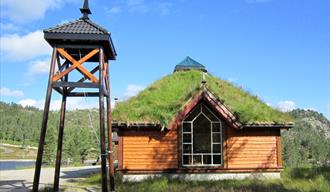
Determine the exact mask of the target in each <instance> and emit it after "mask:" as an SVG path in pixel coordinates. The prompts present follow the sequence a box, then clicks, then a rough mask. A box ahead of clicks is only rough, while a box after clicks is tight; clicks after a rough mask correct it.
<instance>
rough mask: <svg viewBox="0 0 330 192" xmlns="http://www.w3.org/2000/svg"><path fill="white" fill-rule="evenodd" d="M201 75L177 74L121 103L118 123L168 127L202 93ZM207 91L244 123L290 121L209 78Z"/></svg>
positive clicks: (116, 114)
mask: <svg viewBox="0 0 330 192" xmlns="http://www.w3.org/2000/svg"><path fill="white" fill-rule="evenodd" d="M201 80H202V73H201V72H200V71H185V72H176V73H173V74H171V75H168V76H166V77H164V78H162V79H160V80H158V81H156V82H155V83H153V84H151V85H150V86H149V87H147V88H146V89H145V90H143V91H142V92H140V93H139V94H138V95H137V96H135V97H132V98H130V99H129V100H127V101H123V102H119V103H118V104H117V105H116V108H115V110H114V111H113V118H114V120H115V121H123V122H154V123H161V124H162V125H164V126H168V124H169V123H170V121H171V120H172V118H173V117H174V116H175V115H176V114H177V113H178V111H179V110H180V109H181V108H182V107H183V106H184V105H185V104H186V103H187V102H188V101H189V99H190V98H192V96H194V95H195V94H197V93H198V92H199V91H200V90H201ZM206 81H207V83H206V85H207V87H208V89H209V90H210V91H211V92H212V93H213V94H214V95H215V96H216V97H218V99H219V100H220V101H221V102H222V103H224V104H225V105H226V106H227V107H228V108H229V109H230V110H231V111H232V112H233V113H235V114H236V115H237V116H238V117H239V119H240V121H241V122H242V123H257V122H267V123H286V122H289V121H291V117H290V116H289V115H288V114H286V113H282V112H280V111H277V110H275V109H273V108H271V107H269V106H268V105H266V104H265V103H264V102H262V101H261V100H260V99H259V98H258V97H257V96H253V95H251V94H249V93H248V92H246V91H244V90H243V89H242V88H240V87H237V86H234V85H232V84H230V83H228V82H226V81H223V80H221V79H218V78H216V77H214V76H212V75H210V74H208V75H207V76H206Z"/></svg>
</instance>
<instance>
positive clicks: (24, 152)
mask: <svg viewBox="0 0 330 192" xmlns="http://www.w3.org/2000/svg"><path fill="white" fill-rule="evenodd" d="M36 157H37V149H31V148H22V147H13V146H4V145H1V146H0V159H35V158H36Z"/></svg>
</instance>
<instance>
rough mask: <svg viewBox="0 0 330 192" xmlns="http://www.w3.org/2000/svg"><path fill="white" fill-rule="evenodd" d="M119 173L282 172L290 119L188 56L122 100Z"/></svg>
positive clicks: (200, 176)
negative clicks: (283, 140) (284, 132)
mask: <svg viewBox="0 0 330 192" xmlns="http://www.w3.org/2000/svg"><path fill="white" fill-rule="evenodd" d="M113 119H114V122H113V128H114V129H115V130H116V131H117V133H118V135H119V149H118V153H119V154H118V156H119V159H118V171H119V172H120V173H122V174H123V179H124V180H130V181H139V180H143V179H146V178H149V177H155V176H156V177H157V176H169V177H171V178H183V179H197V180H209V179H211V180H216V179H240V178H246V177H251V176H261V177H266V178H278V177H280V171H281V170H283V164H282V156H281V154H282V151H281V130H282V129H289V128H291V127H292V123H290V117H289V116H287V114H285V113H282V112H280V111H277V110H275V109H273V108H271V107H270V106H268V105H266V104H265V103H263V102H262V101H261V100H260V99H259V98H258V97H256V96H253V95H251V94H249V93H247V92H245V91H244V90H243V89H242V88H239V87H237V86H234V85H232V84H230V83H228V82H226V81H223V80H221V79H219V78H216V77H214V76H212V75H211V74H209V73H207V70H206V68H205V67H204V66H203V65H202V64H200V63H198V62H197V61H195V60H193V59H191V58H190V57H187V58H186V59H184V60H183V61H182V62H180V63H179V64H178V65H176V67H175V69H174V72H173V74H170V75H168V76H165V77H164V78H162V79H160V80H158V81H156V82H155V83H153V84H151V85H150V86H149V87H147V88H146V89H145V90H143V91H141V92H140V93H139V94H138V95H137V96H135V97H132V98H130V99H128V100H126V101H123V102H119V103H117V105H116V107H115V109H114V111H113Z"/></svg>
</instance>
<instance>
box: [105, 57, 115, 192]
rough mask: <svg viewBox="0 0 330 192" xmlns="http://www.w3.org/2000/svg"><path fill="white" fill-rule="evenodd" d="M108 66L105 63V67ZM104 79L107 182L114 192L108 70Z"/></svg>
mask: <svg viewBox="0 0 330 192" xmlns="http://www.w3.org/2000/svg"><path fill="white" fill-rule="evenodd" d="M107 65H108V64H107V63H105V66H107ZM105 71H106V73H105V79H106V82H105V83H106V87H107V94H108V96H107V128H108V150H109V155H108V161H109V167H108V169H109V170H108V174H109V180H110V191H115V180H114V176H115V173H114V167H113V149H112V116H111V103H110V81H109V76H108V73H107V71H108V68H106V69H105Z"/></svg>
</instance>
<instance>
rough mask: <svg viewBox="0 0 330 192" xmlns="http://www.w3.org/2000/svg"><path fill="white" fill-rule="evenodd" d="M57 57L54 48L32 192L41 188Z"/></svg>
mask: <svg viewBox="0 0 330 192" xmlns="http://www.w3.org/2000/svg"><path fill="white" fill-rule="evenodd" d="M56 55H57V51H56V48H55V47H54V48H53V54H52V60H51V65H50V70H49V78H48V87H47V93H46V99H45V106H44V112H43V117H42V123H41V131H40V138H39V147H38V154H37V159H36V165H35V166H36V167H35V170H34V179H33V188H32V192H38V188H39V180H40V171H41V164H42V156H43V152H44V145H45V137H46V131H47V122H48V113H49V106H50V100H51V96H52V76H53V75H54V71H55V62H56Z"/></svg>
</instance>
